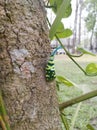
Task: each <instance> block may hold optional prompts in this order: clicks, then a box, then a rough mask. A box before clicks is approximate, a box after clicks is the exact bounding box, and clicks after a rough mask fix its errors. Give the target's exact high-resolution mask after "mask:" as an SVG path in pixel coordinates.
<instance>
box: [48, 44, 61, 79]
mask: <svg viewBox="0 0 97 130" xmlns="http://www.w3.org/2000/svg"><path fill="white" fill-rule="evenodd" d="M60 48H62V47H61V46H58V47H57V48H56V49H55V50H54V51H53V52H52V53H51V55H50V58H49V61H48V63H47V65H46V69H45V71H46V80H47V81H52V80H54V79H55V78H56V72H55V64H54V55H55V54H56V52H57V50H58V49H60Z"/></svg>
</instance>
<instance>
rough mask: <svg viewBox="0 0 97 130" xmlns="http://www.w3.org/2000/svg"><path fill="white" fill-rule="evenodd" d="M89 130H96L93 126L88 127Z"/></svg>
mask: <svg viewBox="0 0 97 130" xmlns="http://www.w3.org/2000/svg"><path fill="white" fill-rule="evenodd" d="M87 128H88V130H95V129H94V128H93V126H92V125H91V124H88V125H87Z"/></svg>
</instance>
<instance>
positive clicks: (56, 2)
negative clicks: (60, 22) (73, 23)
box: [50, 0, 72, 18]
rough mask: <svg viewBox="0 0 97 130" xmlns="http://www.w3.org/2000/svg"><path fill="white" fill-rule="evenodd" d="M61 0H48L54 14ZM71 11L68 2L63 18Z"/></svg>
mask: <svg viewBox="0 0 97 130" xmlns="http://www.w3.org/2000/svg"><path fill="white" fill-rule="evenodd" d="M62 2H63V0H50V5H51V6H52V5H53V8H52V10H53V12H54V13H55V14H57V12H58V10H59V9H60V6H61V4H62ZM63 11H64V10H63ZM71 12H72V8H71V4H69V6H68V7H67V8H66V10H65V11H64V16H63V18H67V17H68V16H69V15H70V14H71Z"/></svg>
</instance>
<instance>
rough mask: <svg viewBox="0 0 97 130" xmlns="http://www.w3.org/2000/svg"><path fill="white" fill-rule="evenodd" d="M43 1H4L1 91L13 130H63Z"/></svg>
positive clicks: (0, 28) (0, 9) (0, 12)
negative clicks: (49, 71)
mask: <svg viewBox="0 0 97 130" xmlns="http://www.w3.org/2000/svg"><path fill="white" fill-rule="evenodd" d="M49 54H50V45H49V39H48V28H47V24H46V18H45V11H44V9H43V5H42V0H10V1H8V0H0V90H2V92H3V98H4V102H5V105H6V109H7V112H8V115H9V121H10V125H11V129H12V130H61V125H60V116H59V109H58V102H57V96H56V90H55V83H54V82H50V83H47V82H46V81H45V72H44V68H45V65H46V62H47V59H48V56H49Z"/></svg>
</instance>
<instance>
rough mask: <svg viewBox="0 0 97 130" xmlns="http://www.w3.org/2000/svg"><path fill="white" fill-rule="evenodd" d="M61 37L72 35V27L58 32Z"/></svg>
mask: <svg viewBox="0 0 97 130" xmlns="http://www.w3.org/2000/svg"><path fill="white" fill-rule="evenodd" d="M56 34H57V36H58V37H59V38H66V37H69V36H71V35H72V31H71V30H70V29H64V31H63V32H57V33H56Z"/></svg>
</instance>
